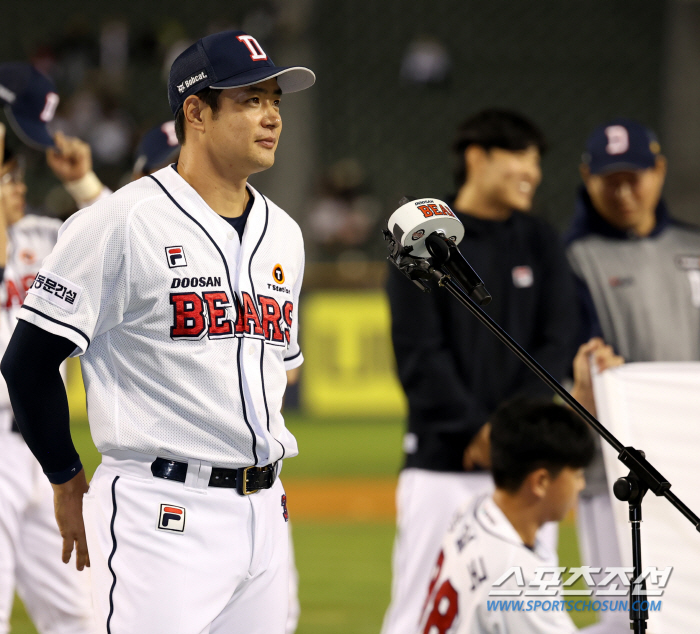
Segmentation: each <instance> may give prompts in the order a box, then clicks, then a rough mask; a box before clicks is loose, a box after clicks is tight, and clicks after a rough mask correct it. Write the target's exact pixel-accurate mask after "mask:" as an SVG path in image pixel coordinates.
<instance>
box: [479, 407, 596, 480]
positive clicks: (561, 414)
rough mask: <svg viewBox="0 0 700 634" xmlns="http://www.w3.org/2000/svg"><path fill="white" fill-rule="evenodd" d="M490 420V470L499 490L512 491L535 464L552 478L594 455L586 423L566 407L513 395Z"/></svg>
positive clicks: (533, 469) (590, 435)
mask: <svg viewBox="0 0 700 634" xmlns="http://www.w3.org/2000/svg"><path fill="white" fill-rule="evenodd" d="M490 422H491V470H492V472H493V479H494V482H495V483H496V486H497V487H498V488H500V489H505V490H506V491H510V492H515V491H517V490H518V489H519V488H520V487H521V485H522V483H523V482H524V481H525V478H526V477H527V476H528V474H530V473H532V472H533V471H535V470H536V469H541V468H543V467H544V468H545V469H547V470H548V471H549V472H550V473H551V474H552V477H556V476H557V475H559V473H560V471H561V470H562V469H563V468H564V467H570V468H572V469H580V468H582V467H586V466H588V465H589V464H590V462H591V460H593V454H594V451H595V446H594V444H593V436H592V434H591V431H590V430H589V428H588V424H587V423H586V422H585V421H584V420H583V419H582V418H581V417H580V416H579V415H578V414H576V413H575V412H574V411H573V410H571V409H569V408H568V407H564V406H562V405H556V404H554V403H552V402H550V401H542V400H531V399H526V398H517V399H515V400H512V401H509V402H508V403H506V404H504V405H502V406H501V407H500V408H499V409H498V410H497V411H496V412H495V414H493V416H492V417H491V419H490Z"/></svg>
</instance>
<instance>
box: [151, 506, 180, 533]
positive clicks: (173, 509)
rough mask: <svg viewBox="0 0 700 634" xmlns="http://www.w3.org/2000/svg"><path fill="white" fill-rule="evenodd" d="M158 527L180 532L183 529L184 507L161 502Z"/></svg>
mask: <svg viewBox="0 0 700 634" xmlns="http://www.w3.org/2000/svg"><path fill="white" fill-rule="evenodd" d="M158 528H160V529H161V530H164V531H173V532H174V533H182V532H183V531H184V530H185V509H184V507H182V506H175V505H174V504H161V505H160V517H159V518H158Z"/></svg>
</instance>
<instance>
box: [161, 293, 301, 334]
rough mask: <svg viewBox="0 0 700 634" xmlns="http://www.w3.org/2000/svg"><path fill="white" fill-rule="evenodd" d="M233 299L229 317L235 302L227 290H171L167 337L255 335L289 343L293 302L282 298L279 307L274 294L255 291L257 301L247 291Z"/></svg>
mask: <svg viewBox="0 0 700 634" xmlns="http://www.w3.org/2000/svg"><path fill="white" fill-rule="evenodd" d="M235 300H236V301H235V304H236V305H235V313H236V317H235V319H231V317H232V314H231V313H232V311H233V309H234V306H233V305H232V303H231V301H230V300H229V297H228V294H227V293H226V291H207V292H203V293H202V294H201V295H200V294H199V293H171V294H170V304H171V305H172V307H173V324H172V326H171V327H170V337H171V338H172V339H176V340H177V339H189V340H195V341H197V340H199V339H201V338H202V337H203V336H204V335H205V334H206V335H207V336H208V337H209V338H210V339H220V338H229V337H254V338H256V339H265V340H266V341H269V342H270V343H271V344H273V345H275V344H276V345H279V346H284V345H285V344H287V343H289V341H290V339H291V336H290V331H291V329H292V319H293V315H294V304H293V303H292V302H285V303H284V306H282V307H281V308H280V305H279V303H278V302H277V300H276V299H275V298H274V297H266V296H265V295H258V301H257V303H256V302H255V301H254V300H253V299H252V298H251V296H250V295H249V294H248V293H246V292H243V293H242V294H241V299H238V297H236V298H235Z"/></svg>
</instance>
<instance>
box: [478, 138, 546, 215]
mask: <svg viewBox="0 0 700 634" xmlns="http://www.w3.org/2000/svg"><path fill="white" fill-rule="evenodd" d="M479 177H480V180H481V184H482V187H483V188H484V191H485V192H486V194H487V195H488V196H489V197H490V198H491V199H492V202H494V203H496V204H498V205H502V206H505V207H508V208H509V209H517V210H518V211H529V210H530V209H531V207H532V199H533V197H534V195H535V191H537V187H538V185H539V184H540V181H541V180H542V169H541V168H540V152H539V150H538V149H537V147H535V146H534V145H532V146H530V147H528V148H527V149H525V150H519V151H511V150H503V149H500V148H492V149H491V150H489V151H488V152H486V158H485V161H483V164H482V169H481V174H480V175H479Z"/></svg>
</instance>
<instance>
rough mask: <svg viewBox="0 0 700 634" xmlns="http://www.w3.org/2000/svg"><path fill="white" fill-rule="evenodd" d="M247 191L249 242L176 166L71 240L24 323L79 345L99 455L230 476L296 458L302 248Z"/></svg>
mask: <svg viewBox="0 0 700 634" xmlns="http://www.w3.org/2000/svg"><path fill="white" fill-rule="evenodd" d="M249 192H250V194H251V196H253V197H254V203H253V206H252V209H251V211H250V215H249V217H248V220H247V223H246V227H245V231H244V234H243V240H242V241H241V240H240V239H239V236H238V233H237V232H236V231H235V230H234V229H233V227H232V226H231V225H230V224H229V223H228V222H227V221H226V220H225V219H224V218H222V217H221V216H219V215H218V214H217V213H215V212H214V211H213V210H212V209H211V208H210V207H209V206H208V205H207V204H206V203H205V202H204V200H203V199H202V198H201V197H200V196H199V194H197V192H196V191H195V190H194V189H193V188H192V187H191V186H190V185H189V184H188V183H187V182H186V181H185V180H184V179H183V178H182V177H181V176H180V175H179V174H178V173H177V171H176V170H175V169H174V168H173V167H172V166H169V167H166V168H163V169H162V170H159V171H158V172H156V173H155V174H153V176H152V177H144V178H141V179H139V180H138V181H136V182H134V183H131V184H129V185H127V186H125V187H124V188H122V189H120V190H119V191H117V192H115V193H114V194H112V195H111V196H109V197H108V198H105V199H104V200H100V201H98V202H97V203H95V204H93V205H91V206H90V207H88V208H86V209H83V210H82V211H80V212H78V213H76V214H75V215H73V216H72V217H71V218H70V219H69V220H68V221H67V222H66V223H65V224H64V226H63V228H62V229H61V231H60V233H59V238H58V243H57V245H56V248H55V249H54V250H53V252H52V253H51V255H50V256H49V257H48V258H47V259H46V260H45V261H44V264H43V266H42V269H41V270H40V271H39V274H38V275H37V277H36V281H35V282H34V284H33V285H32V287H31V288H30V289H29V291H28V295H27V299H26V301H25V304H24V306H23V307H22V309H21V311H20V315H19V316H20V318H21V319H24V320H26V321H28V322H30V323H33V324H35V325H37V326H39V327H40V328H43V329H44V330H47V331H49V332H51V333H54V334H57V335H60V336H61V337H65V338H67V339H70V340H71V341H72V342H73V343H75V345H76V351H75V353H74V355H82V357H81V364H82V371H83V378H84V381H85V387H86V391H87V400H88V413H89V419H90V428H91V432H92V437H93V440H94V441H95V445H96V446H97V448H98V449H99V450H100V451H101V452H102V453H104V452H106V451H109V450H113V449H129V450H133V451H137V452H141V453H145V454H153V455H158V456H165V457H174V458H179V457H186V458H194V459H198V460H202V461H207V462H209V463H211V464H213V465H215V466H221V467H230V468H239V467H245V466H249V465H254V464H257V465H266V464H270V463H272V462H275V461H276V460H279V459H281V458H283V457H291V456H294V455H296V454H297V444H296V440H295V439H294V437H293V436H292V434H291V433H290V432H289V431H288V430H287V429H286V428H285V425H284V420H283V418H282V415H281V412H280V410H281V405H282V396H283V394H284V390H285V387H286V373H285V370H289V369H292V368H295V367H297V366H298V365H300V364H301V363H302V360H303V358H302V355H301V350H300V349H299V344H298V341H297V333H298V319H297V316H298V303H299V291H300V288H301V281H302V277H303V272H304V250H303V241H302V236H301V231H300V229H299V227H298V225H297V224H296V222H294V220H292V219H291V218H290V217H289V216H288V215H287V214H286V213H285V212H284V211H282V210H281V209H280V208H279V207H277V206H276V205H275V204H274V203H272V202H271V201H269V200H268V199H267V198H265V197H264V196H263V195H262V194H260V193H258V192H257V191H255V190H254V189H253V188H252V187H249Z"/></svg>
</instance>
